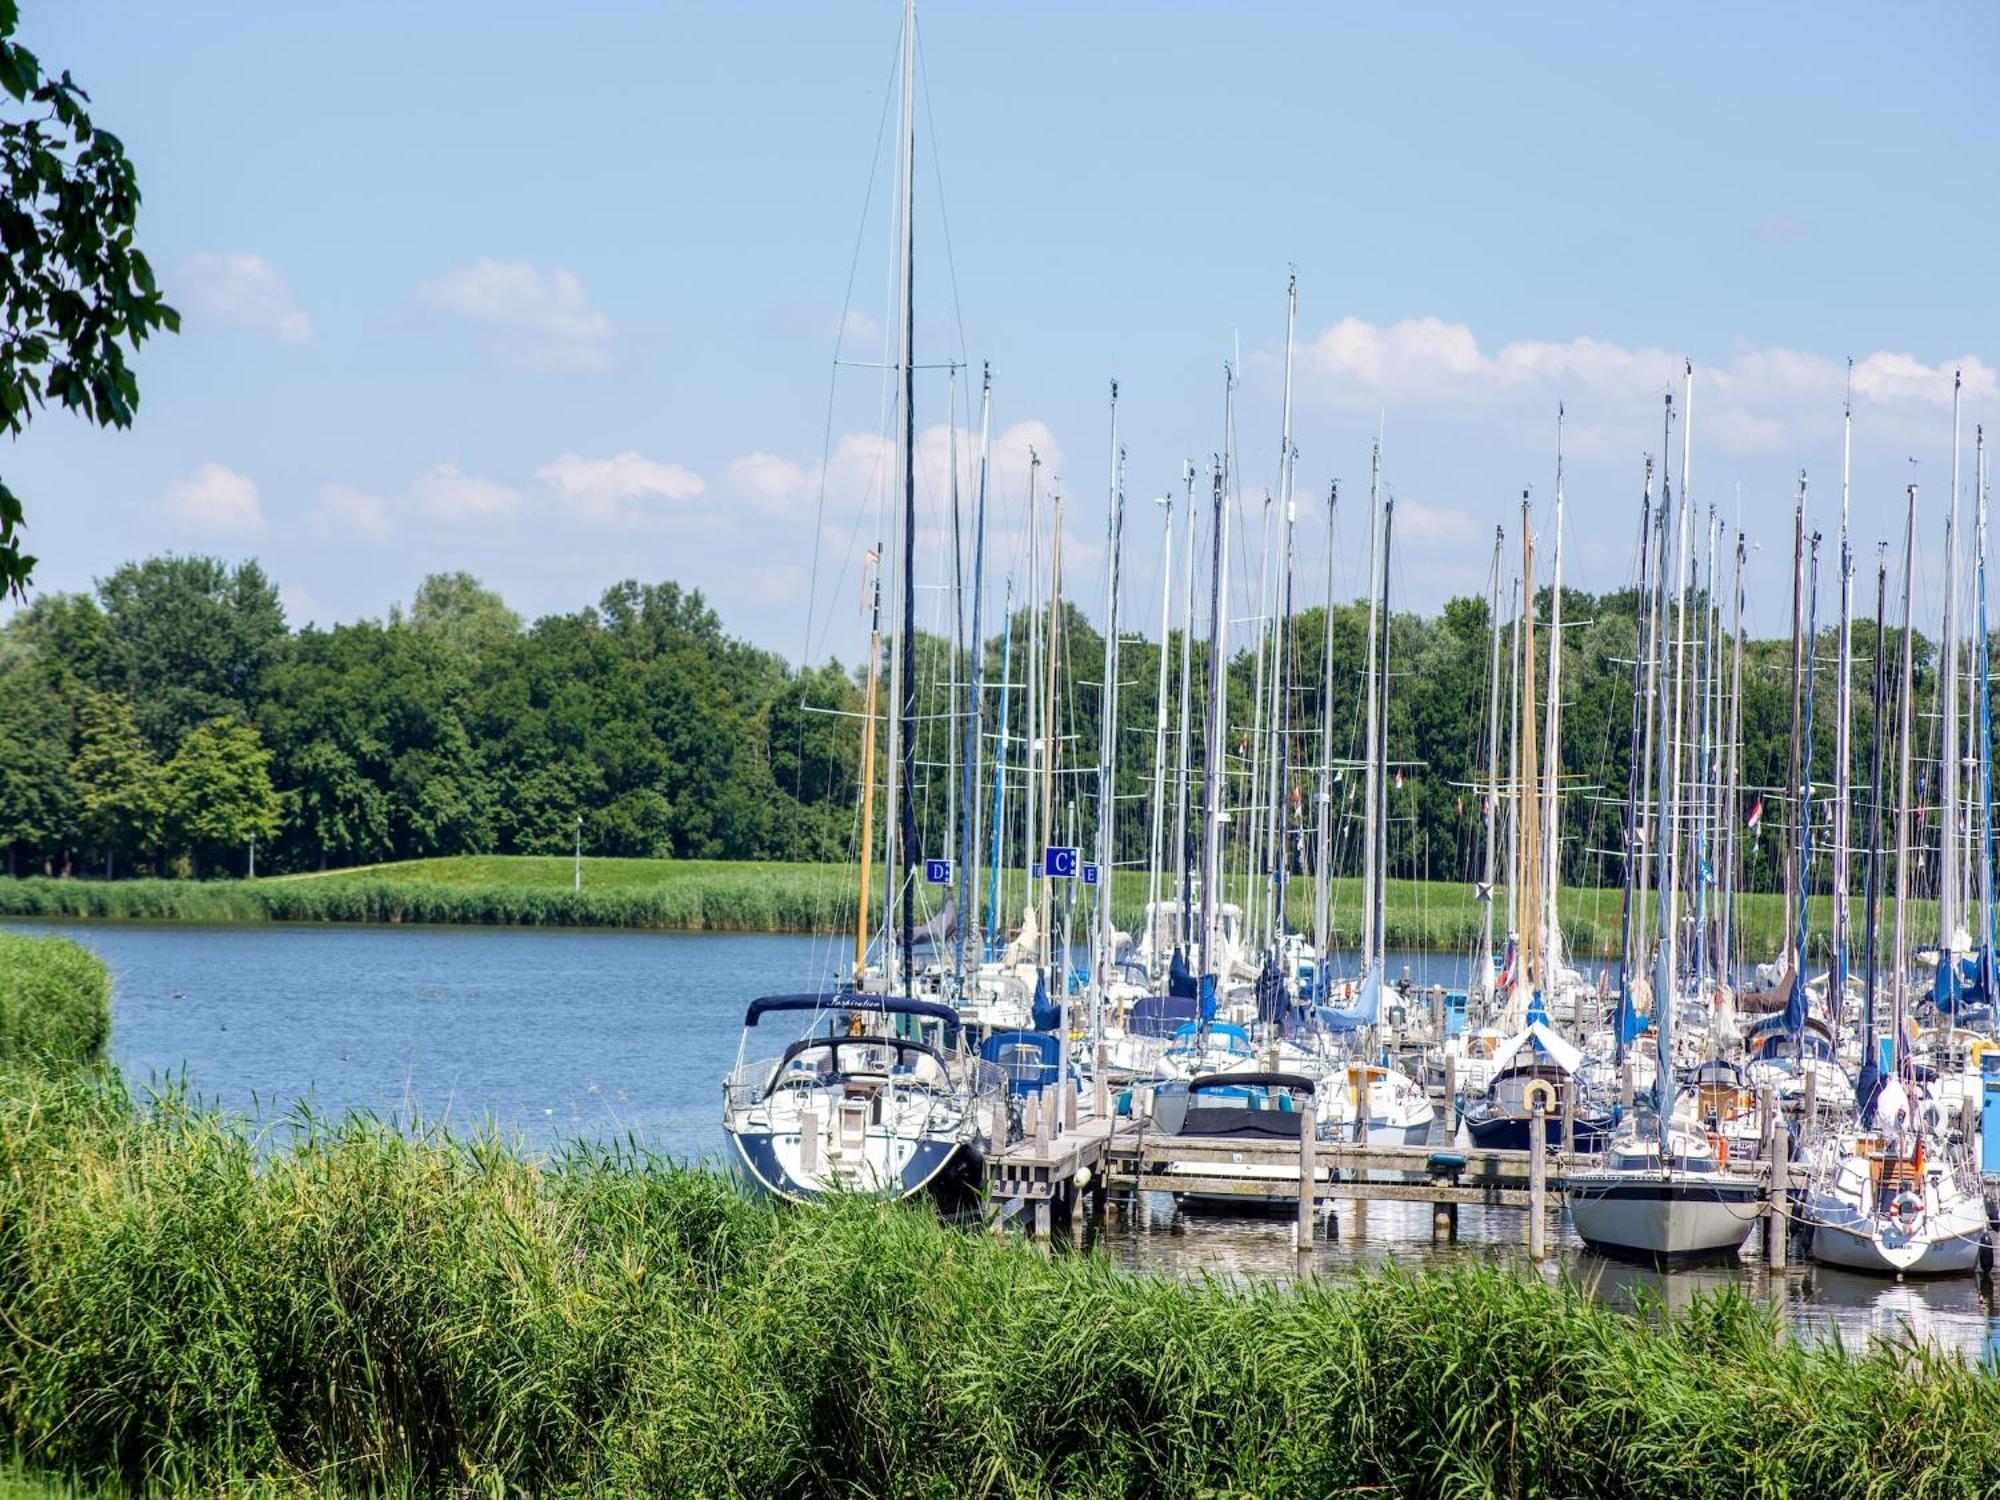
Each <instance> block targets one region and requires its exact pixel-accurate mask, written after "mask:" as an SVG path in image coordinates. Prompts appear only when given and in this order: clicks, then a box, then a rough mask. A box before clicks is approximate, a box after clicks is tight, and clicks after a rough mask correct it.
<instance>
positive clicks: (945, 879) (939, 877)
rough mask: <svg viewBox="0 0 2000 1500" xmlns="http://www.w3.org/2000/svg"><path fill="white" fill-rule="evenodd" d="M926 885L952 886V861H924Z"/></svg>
mask: <svg viewBox="0 0 2000 1500" xmlns="http://www.w3.org/2000/svg"><path fill="white" fill-rule="evenodd" d="M924 884H926V885H950V884H951V861H950V860H948V859H927V860H925V861H924Z"/></svg>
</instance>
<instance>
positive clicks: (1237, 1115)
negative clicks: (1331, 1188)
mask: <svg viewBox="0 0 2000 1500" xmlns="http://www.w3.org/2000/svg"><path fill="white" fill-rule="evenodd" d="M1314 1093H1315V1089H1314V1084H1313V1081H1312V1079H1310V1078H1308V1077H1307V1076H1306V1075H1305V1074H1303V1073H1268V1072H1248V1071H1246V1072H1237V1073H1205V1074H1201V1075H1199V1076H1197V1077H1194V1078H1189V1079H1186V1080H1180V1079H1176V1080H1173V1081H1171V1082H1166V1083H1162V1084H1160V1085H1159V1086H1158V1087H1156V1088H1155V1089H1154V1090H1153V1101H1152V1115H1151V1119H1150V1128H1151V1129H1153V1130H1155V1131H1158V1132H1159V1133H1160V1134H1161V1135H1169V1136H1200V1137H1203V1138H1215V1139H1220V1140H1235V1141H1258V1142H1282V1141H1292V1142H1296V1141H1298V1140H1299V1139H1300V1137H1301V1135H1302V1134H1303V1132H1304V1130H1305V1126H1306V1122H1307V1121H1308V1120H1313V1119H1314V1115H1313V1099H1314ZM1315 1133H1317V1127H1315ZM1319 1170H1320V1172H1321V1173H1324V1172H1325V1169H1324V1168H1321V1169H1319ZM1176 1176H1181V1177H1199V1178H1202V1179H1205V1180H1206V1182H1207V1183H1208V1184H1213V1183H1215V1182H1216V1180H1217V1179H1221V1180H1222V1181H1225V1182H1227V1183H1229V1184H1231V1185H1230V1187H1229V1188H1228V1189H1227V1190H1226V1191H1223V1190H1219V1189H1218V1188H1216V1187H1213V1186H1204V1189H1203V1191H1201V1192H1196V1193H1188V1192H1179V1191H1176V1192H1175V1193H1174V1197H1175V1200H1176V1201H1177V1202H1180V1203H1182V1204H1183V1205H1184V1206H1196V1207H1207V1208H1222V1209H1231V1210H1235V1211H1238V1212H1242V1211H1244V1210H1249V1209H1262V1208H1273V1207H1277V1206H1280V1205H1283V1206H1286V1207H1293V1206H1296V1204H1297V1203H1298V1198H1299V1169H1298V1165H1297V1161H1296V1159H1293V1160H1288V1161H1284V1162H1256V1161H1241V1160H1237V1161H1205V1162H1174V1163H1172V1164H1170V1165H1169V1166H1168V1167H1167V1169H1166V1171H1165V1173H1164V1174H1162V1180H1161V1182H1160V1184H1159V1185H1160V1186H1163V1187H1166V1188H1169V1189H1172V1188H1173V1180H1174V1178H1175V1177H1176Z"/></svg>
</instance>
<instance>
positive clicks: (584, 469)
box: [535, 452, 708, 521]
mask: <svg viewBox="0 0 2000 1500" xmlns="http://www.w3.org/2000/svg"><path fill="white" fill-rule="evenodd" d="M535 477H536V478H537V479H539V480H541V481H542V482H543V483H545V484H548V485H550V486H552V487H553V488H554V489H555V491H556V493H557V494H558V495H559V496H561V498H562V499H563V501H564V502H565V503H566V504H568V505H569V506H570V508H571V509H573V510H575V511H577V512H578V513H580V514H582V515H585V516H588V517H590V518H592V519H594V520H599V521H611V520H617V519H619V518H621V517H624V516H629V515H630V514H632V512H633V503H634V502H635V501H639V500H646V499H659V500H670V501H684V500H695V499H699V498H700V497H701V496H702V495H704V494H706V493H707V491H708V483H707V481H706V480H704V479H703V478H702V477H701V476H700V475H699V474H697V473H695V472H694V471H693V470H691V469H684V468H682V467H681V466H680V465H679V464H666V463H660V462H658V461H657V460H655V459H650V458H647V457H645V456H644V455H643V454H639V453H632V452H625V453H619V454H616V455H614V456H613V457H611V458H583V457H580V456H578V455H577V454H574V453H565V454H564V455H563V456H562V457H561V458H558V459H556V460H554V461H553V462H551V463H546V464H543V465H542V466H541V468H539V469H537V470H536V471H535Z"/></svg>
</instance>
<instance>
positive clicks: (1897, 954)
mask: <svg viewBox="0 0 2000 1500" xmlns="http://www.w3.org/2000/svg"><path fill="white" fill-rule="evenodd" d="M1908 493H1909V517H1908V519H1907V521H1906V522H1905V525H1904V530H1903V670H1902V681H1901V683H1900V684H1899V685H1898V688H1897V697H1898V699H1899V700H1900V702H1899V706H1898V710H1897V718H1898V720H1899V726H1898V734H1897V741H1898V743H1897V746H1896V924H1895V934H1896V935H1895V946H1894V951H1893V953H1892V955H1891V958H1890V969H1889V984H1890V987H1891V993H1892V995H1893V997H1894V998H1893V1001H1892V1005H1891V1011H1890V1024H1889V1034H1890V1036H1891V1037H1892V1038H1893V1040H1894V1046H1895V1054H1894V1063H1895V1068H1896V1071H1897V1072H1898V1073H1900V1072H1901V1071H1902V1065H1903V1048H1904V1043H1903V1019H1904V1017H1905V1016H1906V1015H1907V1014H1908V1012H1909V986H1908V975H1909V967H1910V948H1909V932H1908V930H1907V927H1908V924H1907V922H1906V921H1905V918H1906V916H1907V914H1908V912H1909V909H1910V700H1911V698H1912V697H1913V696H1914V694H1912V693H1911V691H1910V687H1911V683H1910V671H1911V641H1912V639H1913V637H1912V633H1911V628H1910V578H1911V575H1912V574H1913V573H1914V572H1915V570H1916V563H1917V487H1916V486H1915V485H1914V484H1913V485H1911V486H1910V487H1909V492H1908Z"/></svg>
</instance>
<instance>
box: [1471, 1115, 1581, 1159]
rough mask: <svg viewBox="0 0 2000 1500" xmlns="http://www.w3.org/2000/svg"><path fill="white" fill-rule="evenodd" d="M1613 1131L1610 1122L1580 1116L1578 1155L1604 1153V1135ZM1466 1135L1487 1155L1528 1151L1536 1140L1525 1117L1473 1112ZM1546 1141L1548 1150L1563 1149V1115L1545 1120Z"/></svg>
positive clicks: (1544, 1117) (1532, 1128) (1543, 1120)
mask: <svg viewBox="0 0 2000 1500" xmlns="http://www.w3.org/2000/svg"><path fill="white" fill-rule="evenodd" d="M1610 1128H1611V1121H1610V1120H1609V1119H1600V1118H1597V1117H1596V1116H1583V1115H1579V1116H1578V1117H1577V1120H1576V1125H1575V1138H1576V1149H1577V1150H1579V1151H1599V1150H1602V1149H1603V1146H1604V1137H1605V1134H1606V1133H1607V1132H1608V1131H1609V1130H1610ZM1465 1130H1466V1134H1468V1135H1470V1136H1471V1137H1472V1144H1473V1145H1475V1146H1478V1147H1480V1148H1482V1149H1483V1150H1487V1151H1526V1150H1527V1149H1528V1147H1529V1145H1530V1143H1531V1142H1532V1140H1533V1138H1534V1130H1535V1125H1534V1120H1533V1119H1532V1118H1531V1117H1529V1116H1526V1115H1483V1116H1482V1115H1475V1114H1473V1113H1471V1112H1470V1111H1468V1112H1467V1114H1466V1116H1465ZM1542 1133H1543V1139H1544V1140H1545V1141H1546V1142H1547V1144H1548V1146H1549V1149H1551V1150H1554V1151H1560V1150H1561V1149H1562V1137H1563V1123H1562V1116H1561V1115H1544V1116H1543V1117H1542Z"/></svg>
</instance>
